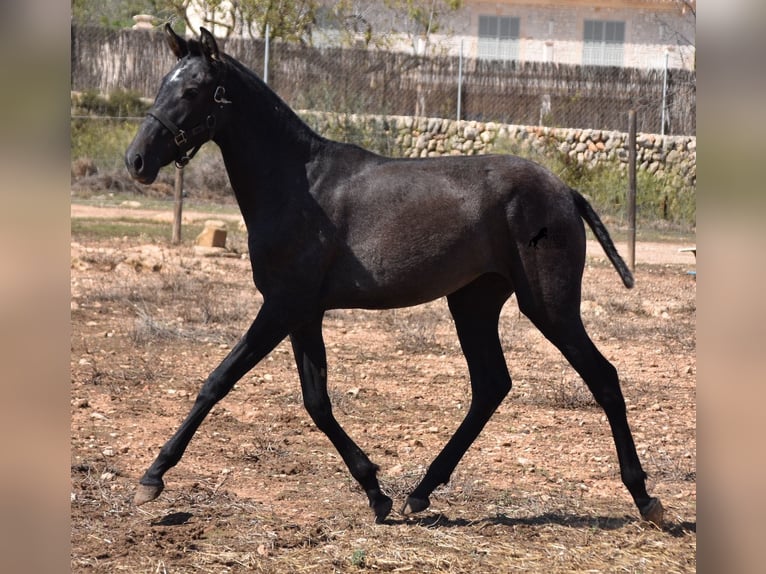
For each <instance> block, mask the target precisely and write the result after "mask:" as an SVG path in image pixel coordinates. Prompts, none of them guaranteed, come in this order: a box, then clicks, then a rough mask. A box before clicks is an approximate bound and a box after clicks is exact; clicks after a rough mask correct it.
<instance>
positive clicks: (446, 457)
mask: <svg viewBox="0 0 766 574" xmlns="http://www.w3.org/2000/svg"><path fill="white" fill-rule="evenodd" d="M165 32H166V36H167V40H168V44H169V45H170V49H171V50H172V51H173V53H174V54H175V55H176V57H177V58H178V62H177V63H176V65H175V66H174V67H173V69H172V70H171V71H170V73H169V74H168V75H167V76H165V78H164V79H163V81H162V84H161V86H160V90H159V93H158V94H157V98H156V100H155V103H154V106H153V107H152V109H151V110H150V111H149V113H148V115H147V118H146V120H145V121H144V123H143V124H142V125H141V127H140V129H139V130H138V133H137V135H136V137H135V139H134V140H133V143H131V144H130V147H129V148H128V150H127V152H126V156H125V161H126V164H127V167H128V170H129V171H130V173H131V175H132V176H133V177H134V178H136V179H137V180H138V181H140V182H142V183H151V182H152V181H154V179H155V178H156V176H157V172H158V170H159V169H160V167H162V166H164V165H167V164H169V163H170V162H172V161H176V163H178V164H184V163H186V162H188V161H189V159H190V158H191V157H192V156H193V155H194V153H195V152H196V151H197V150H198V149H199V147H200V146H201V145H202V144H204V143H205V142H206V141H209V140H213V141H214V142H215V143H216V144H218V146H219V147H220V149H221V153H222V154H223V159H224V162H225V164H226V170H227V172H228V175H229V179H230V181H231V185H232V188H233V189H234V193H235V195H236V198H237V201H238V203H239V207H240V209H241V211H242V215H243V216H244V219H245V223H246V225H247V230H248V247H249V250H250V261H251V263H252V269H253V279H254V281H255V284H256V286H257V287H258V289H259V290H260V291H261V293H262V294H263V306H262V307H261V309H260V311H259V312H258V316H257V317H256V318H255V321H254V322H253V324H252V325H251V326H250V328H249V329H248V331H247V332H246V333H245V335H244V336H243V337H242V339H241V340H240V341H239V342H238V343H237V345H236V346H235V347H234V348H233V349H232V351H231V353H229V355H228V356H227V357H226V358H225V359H224V360H223V362H222V363H221V364H220V365H219V366H218V367H217V368H216V369H215V370H214V371H213V372H212V373H211V374H210V376H209V377H208V378H207V380H206V381H205V383H204V385H203V386H202V388H201V390H200V392H199V395H198V397H197V400H196V402H195V403H194V406H193V407H192V409H191V412H190V413H189V415H188V417H187V418H186V420H184V422H183V423H182V424H181V426H180V428H179V429H178V431H177V432H176V433H175V435H173V437H172V438H171V439H170V440H169V441H168V442H167V443H166V444H165V445H164V446H163V447H162V449H161V450H160V453H159V456H158V457H157V459H156V460H155V461H154V463H153V464H152V465H151V466H150V467H149V469H148V470H147V471H146V473H145V474H144V476H143V477H142V478H141V480H140V485H139V488H138V491H137V493H136V497H135V502H136V504H143V503H145V502H147V501H149V500H153V499H154V498H156V497H157V496H159V494H160V492H161V491H162V489H163V487H164V483H163V475H164V474H165V472H167V471H168V470H169V469H170V468H171V467H173V466H174V465H175V464H176V463H177V462H178V461H179V459H180V458H181V456H182V454H183V452H184V450H185V449H186V447H187V445H188V444H189V441H190V440H191V438H192V436H193V435H194V433H195V431H196V430H197V428H198V427H199V425H200V423H201V422H202V420H203V419H204V418H205V416H206V415H207V413H208V412H209V411H210V409H211V408H212V407H213V405H214V404H215V403H216V402H218V401H219V400H221V399H222V398H223V397H224V396H226V394H227V393H228V392H229V391H230V390H231V388H232V387H233V386H234V384H235V383H236V382H237V381H238V380H239V379H240V378H241V377H242V376H243V375H244V374H245V373H247V372H248V371H249V370H250V369H252V368H253V367H254V366H255V365H256V364H257V363H258V362H259V361H260V360H261V359H262V358H263V357H264V356H266V355H267V354H268V353H269V352H270V351H271V350H272V349H273V348H274V347H275V346H276V345H277V344H279V342H280V341H282V340H283V339H284V338H285V337H286V336H289V337H290V341H291V343H292V347H293V351H294V353H295V360H296V362H297V366H298V373H299V375H300V381H301V389H302V391H303V401H304V404H305V406H306V409H307V410H308V412H309V414H310V415H311V418H312V419H313V420H314V422H315V423H316V425H317V427H318V428H319V429H320V430H321V431H322V432H324V433H325V434H326V435H327V437H328V438H329V439H330V441H332V443H333V445H335V448H336V449H337V450H338V452H339V453H340V455H341V456H342V457H343V460H344V461H345V463H346V465H347V466H348V468H349V470H350V471H351V474H352V475H353V477H354V478H355V479H356V480H357V481H358V482H359V484H360V485H361V486H362V488H363V489H364V491H365V492H366V493H367V496H368V498H369V501H370V506H371V507H372V509H373V511H374V512H375V518H376V520H377V521H378V522H382V521H383V520H384V519H385V518H386V516H388V514H389V512H390V511H391V506H392V501H391V499H390V498H389V497H388V496H386V495H385V494H383V493H382V492H381V490H380V485H379V484H378V479H377V477H376V474H377V471H378V467H377V466H376V465H375V464H373V463H372V462H371V461H370V459H369V458H368V457H367V455H366V454H365V453H364V452H363V451H362V450H361V449H360V448H359V447H358V446H357V445H356V444H355V443H354V441H353V440H352V439H351V438H350V437H349V436H348V435H347V434H346V432H345V431H344V430H343V429H342V428H341V426H340V425H339V424H338V422H337V421H336V419H335V417H334V416H333V413H332V408H331V405H330V400H329V398H328V394H327V363H326V357H325V346H324V342H323V339H322V317H323V315H324V312H325V311H326V310H328V309H337V308H352V307H355V308H366V309H387V308H394V307H403V306H408V305H417V304H419V303H423V302H426V301H431V300H433V299H436V298H438V297H443V296H446V297H447V303H448V305H449V310H450V312H451V313H452V317H453V318H454V320H455V327H456V329H457V334H458V338H459V340H460V345H461V347H462V349H463V353H464V354H465V358H466V361H467V363H468V370H469V373H470V377H471V390H472V400H471V407H470V409H469V410H468V414H467V415H466V417H465V420H464V421H463V422H462V424H461V425H460V426H459V428H458V429H457V431H456V432H455V434H454V435H453V437H452V438H451V439H450V440H449V442H448V443H447V445H446V446H445V447H444V449H443V450H442V451H441V453H440V454H439V455H438V456H437V457H436V459H435V460H434V461H433V463H432V464H431V466H430V467H429V469H428V471H427V472H426V474H425V477H424V478H423V480H422V481H421V482H420V484H419V485H418V486H417V488H415V490H414V491H413V492H412V493H411V494H410V495H409V496H408V497H407V500H406V502H405V504H404V507H403V509H402V511H403V512H404V513H405V514H409V513H413V512H418V511H421V510H423V509H425V508H427V507H428V505H429V496H430V495H431V493H432V492H433V490H434V489H435V488H436V487H437V486H438V485H440V484H444V483H446V482H447V481H448V480H449V478H450V475H451V474H452V471H453V470H454V469H455V467H456V466H457V464H458V462H459V461H460V459H461V457H462V456H463V454H464V453H465V451H466V450H467V449H468V447H469V446H470V445H471V443H472V442H473V441H474V439H475V438H476V437H477V436H478V434H479V433H480V432H481V429H482V428H483V427H484V425H485V424H486V423H487V421H488V420H489V418H490V416H491V415H492V413H493V412H494V411H495V409H496V408H497V407H498V405H499V404H500V402H501V401H502V400H503V398H504V397H505V396H506V395H507V394H508V392H509V391H510V389H511V377H510V375H509V374H508V369H507V367H506V363H505V359H504V357H503V352H502V349H501V346H500V340H499V337H498V329H497V327H498V318H499V315H500V310H501V308H502V307H503V305H504V303H505V302H506V301H507V300H508V298H509V297H510V296H511V294H512V293H514V292H515V293H516V296H517V298H518V304H519V308H520V309H521V311H522V312H523V313H524V314H525V315H526V316H527V317H529V319H530V320H531V321H532V322H533V323H534V324H535V325H536V326H537V328H539V329H540V331H541V332H542V333H543V334H544V335H545V336H546V337H547V338H548V339H549V340H550V341H551V342H552V343H553V344H554V345H556V347H558V348H559V349H560V350H561V352H562V353H563V354H564V356H565V357H566V358H567V360H568V361H569V362H570V363H571V364H572V366H573V367H574V368H575V369H576V370H577V372H578V373H579V374H580V375H581V376H582V378H583V379H584V380H585V382H586V384H587V385H588V388H589V389H590V390H591V392H592V393H593V396H594V397H595V398H596V401H598V403H599V405H601V406H602V407H603V409H604V411H605V412H606V415H607V417H608V419H609V424H610V425H611V428H612V434H613V436H614V441H615V445H616V447H617V455H618V458H619V462H620V472H621V475H622V481H623V482H624V483H625V486H626V487H627V488H628V490H629V491H630V494H631V495H632V496H633V500H634V501H635V503H636V505H637V507H638V509H639V511H640V513H641V515H642V517H643V518H644V519H646V520H649V521H652V522H655V523H657V524H659V523H660V522H661V520H662V514H663V510H662V505H661V504H660V502H659V500H658V499H656V498H651V497H650V496H649V495H648V494H647V492H646V486H645V479H646V475H645V473H644V471H643V469H642V468H641V463H640V462H639V459H638V455H637V453H636V448H635V445H634V443H633V438H632V436H631V433H630V429H629V427H628V422H627V417H626V412H625V403H624V400H623V397H622V393H621V391H620V386H619V382H618V378H617V372H616V370H615V368H614V367H613V366H612V365H611V364H610V363H609V361H607V360H606V359H605V358H604V357H603V356H602V355H601V353H599V351H598V350H597V349H596V347H595V346H594V345H593V343H592V342H591V340H590V338H589V337H588V335H587V333H586V332H585V328H584V327H583V324H582V321H581V319H580V289H581V282H582V272H583V266H584V261H585V232H584V226H583V223H582V219H585V221H586V222H587V223H588V225H589V226H590V227H591V229H592V230H593V232H594V233H595V235H596V237H597V238H598V241H599V242H600V244H601V246H602V247H603V249H604V250H605V252H606V254H607V256H608V257H609V259H610V260H611V262H612V263H613V264H614V266H615V268H616V269H617V271H618V273H619V274H620V277H621V278H622V281H623V282H624V283H625V285H626V286H627V287H631V286H632V285H633V277H632V275H631V274H630V271H629V270H628V269H627V268H626V266H625V263H624V262H623V260H622V259H621V258H620V256H619V254H618V253H617V251H616V249H615V247H614V244H613V243H612V241H611V239H610V237H609V234H608V232H607V230H606V229H605V227H604V225H603V224H602V222H601V220H600V219H599V218H598V216H597V215H596V213H595V212H594V211H593V209H592V208H591V206H590V205H589V204H588V202H587V201H586V200H585V199H584V198H583V196H582V195H580V194H579V193H578V192H576V191H574V190H572V189H570V188H569V187H567V186H566V185H565V184H564V183H563V182H562V181H561V180H559V179H558V178H557V177H556V176H554V175H553V174H552V173H550V172H549V171H547V170H546V169H544V168H543V167H541V166H539V165H537V164H535V163H533V162H530V161H527V160H524V159H521V158H518V157H513V156H482V157H448V158H447V157H445V158H435V159H422V160H409V159H391V158H387V157H381V156H379V155H376V154H373V153H371V152H369V151H366V150H364V149H361V148H359V147H357V146H354V145H348V144H343V143H338V142H334V141H330V140H327V139H325V138H323V137H320V136H319V135H317V134H316V133H315V132H313V131H312V130H311V129H310V128H309V127H308V126H307V125H306V124H304V123H303V122H302V121H301V120H300V119H299V118H298V116H297V115H296V114H295V113H294V112H293V111H292V110H291V109H290V108H289V107H288V106H287V105H286V104H285V103H284V102H283V101H282V100H281V99H280V98H279V97H278V96H277V95H276V94H275V93H274V92H273V91H272V90H271V89H269V88H268V86H266V84H264V83H263V81H261V80H260V79H259V78H258V76H256V74H254V73H253V72H252V71H250V70H248V69H247V68H246V67H245V66H243V65H242V64H241V63H239V62H237V61H236V60H234V59H233V58H231V57H229V56H227V55H225V54H223V53H222V52H219V50H218V46H217V44H216V41H215V39H214V38H213V36H212V35H211V34H210V33H209V32H208V31H207V30H204V29H203V30H202V33H201V37H200V40H199V41H195V40H189V41H187V40H184V39H183V38H180V37H179V36H177V35H176V34H175V33H174V32H173V31H172V29H171V28H170V26H167V27H166V30H165Z"/></svg>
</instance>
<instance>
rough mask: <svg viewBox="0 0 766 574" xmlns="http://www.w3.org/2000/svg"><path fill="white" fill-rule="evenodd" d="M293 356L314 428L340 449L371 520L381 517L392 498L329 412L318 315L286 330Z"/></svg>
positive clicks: (383, 515)
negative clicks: (366, 502)
mask: <svg viewBox="0 0 766 574" xmlns="http://www.w3.org/2000/svg"><path fill="white" fill-rule="evenodd" d="M290 341H291V342H292V346H293V352H294V354H295V360H296V363H297V365H298V373H299V375H300V380H301V390H302V391H303V404H304V405H305V407H306V410H307V411H308V412H309V415H311V418H312V420H313V421H314V423H315V424H316V426H317V428H318V429H319V430H321V431H322V432H323V433H324V434H325V435H327V437H328V438H329V439H330V441H331V442H332V444H333V445H334V446H335V448H336V449H337V450H338V452H339V453H340V455H341V457H342V458H343V461H344V462H345V463H346V466H348V469H349V470H350V471H351V475H352V476H353V477H354V478H355V479H356V480H357V481H358V482H359V484H360V485H361V486H362V488H363V489H364V491H365V493H366V494H367V498H368V499H369V501H370V507H371V508H372V509H373V512H375V521H376V522H378V523H380V522H383V520H385V518H386V516H388V513H389V512H390V511H391V506H392V504H393V503H392V501H391V499H390V498H389V497H388V496H386V495H385V494H383V493H382V492H381V490H380V485H379V484H378V479H377V472H378V466H377V465H375V464H373V463H372V462H371V461H370V459H369V458H368V457H367V455H366V454H365V453H364V452H363V451H362V449H360V448H359V447H358V446H357V445H356V443H354V441H353V440H351V438H350V437H349V436H348V435H347V434H346V432H345V431H344V430H343V428H342V427H341V426H340V424H339V423H338V421H337V420H336V419H335V416H334V415H333V413H332V405H331V404H330V397H329V396H328V395H327V359H326V353H325V346H324V341H323V338H322V318H321V316H320V317H319V318H318V319H316V320H313V321H311V322H310V323H308V324H306V325H305V326H303V327H302V328H300V329H297V330H294V331H293V332H292V333H290Z"/></svg>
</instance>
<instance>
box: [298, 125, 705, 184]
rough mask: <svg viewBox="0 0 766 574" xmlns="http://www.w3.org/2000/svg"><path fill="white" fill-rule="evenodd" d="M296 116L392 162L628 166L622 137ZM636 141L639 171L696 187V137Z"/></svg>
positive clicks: (595, 132) (555, 130)
mask: <svg viewBox="0 0 766 574" xmlns="http://www.w3.org/2000/svg"><path fill="white" fill-rule="evenodd" d="M301 115H302V116H303V117H304V119H306V120H307V121H308V122H309V124H311V125H312V126H313V127H314V128H315V129H316V130H317V131H318V132H319V133H321V134H323V135H325V136H327V137H331V138H334V139H341V140H347V141H354V142H356V143H360V144H361V145H363V146H364V147H368V148H370V149H373V150H375V151H378V152H381V153H385V154H387V155H393V156H398V157H436V156H441V155H475V154H485V153H492V152H495V151H497V152H501V153H517V154H518V155H523V156H526V157H533V156H534V155H535V154H542V155H545V156H555V155H556V154H564V155H567V156H568V157H569V158H571V159H572V160H574V161H576V162H577V163H578V164H580V165H585V166H587V167H595V166H597V165H599V164H604V163H606V164H609V165H616V166H618V168H619V169H627V165H628V148H627V140H628V134H627V133H624V132H615V131H603V130H589V129H563V128H548V127H540V126H516V125H507V124H498V123H493V122H486V123H484V122H476V121H460V122H458V121H455V120H448V119H440V118H413V117H409V116H366V115H345V114H331V113H321V112H301ZM626 121H627V118H626ZM636 140H637V141H636V147H637V165H638V169H639V170H641V171H646V172H648V173H650V174H653V175H656V176H667V177H670V178H671V182H672V185H674V186H677V187H686V188H695V187H696V182H697V138H696V136H661V135H657V134H644V133H639V134H638V135H637V138H636Z"/></svg>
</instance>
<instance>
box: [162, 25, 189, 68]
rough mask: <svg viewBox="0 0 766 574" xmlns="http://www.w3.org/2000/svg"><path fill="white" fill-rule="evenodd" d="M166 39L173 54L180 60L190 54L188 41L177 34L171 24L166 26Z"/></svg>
mask: <svg viewBox="0 0 766 574" xmlns="http://www.w3.org/2000/svg"><path fill="white" fill-rule="evenodd" d="M165 39H166V40H167V42H168V46H169V47H170V51H171V52H173V53H174V54H175V56H176V58H178V59H179V60H180V59H181V58H183V57H184V56H185V55H186V54H188V53H189V46H188V45H187V43H186V40H184V39H183V38H181V36H179V35H178V34H176V33H175V32H174V31H173V28H172V27H171V26H170V24H165Z"/></svg>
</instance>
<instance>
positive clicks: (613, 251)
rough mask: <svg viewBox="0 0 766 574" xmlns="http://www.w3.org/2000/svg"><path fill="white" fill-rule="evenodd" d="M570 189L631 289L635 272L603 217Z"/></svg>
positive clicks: (585, 217) (576, 192)
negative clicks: (612, 236) (631, 269)
mask: <svg viewBox="0 0 766 574" xmlns="http://www.w3.org/2000/svg"><path fill="white" fill-rule="evenodd" d="M570 191H571V192H572V197H573V198H574V202H575V205H576V206H577V210H578V211H579V212H580V215H581V216H582V218H583V219H584V220H585V221H587V222H588V226H589V227H590V228H591V230H593V234H594V235H595V236H596V239H598V242H599V243H600V244H601V247H602V248H603V249H604V252H605V253H606V256H607V257H608V258H609V261H611V262H612V265H614V268H615V269H617V273H619V274H620V278H621V279H622V282H623V283H624V284H625V287H627V288H628V289H630V288H631V287H633V284H634V281H633V274H632V273H631V272H630V269H628V266H627V265H626V264H625V261H623V259H622V257H620V254H619V253H617V248H616V247H615V246H614V243H613V242H612V238H611V237H610V236H609V232H608V231H607V230H606V227H605V226H604V223H603V222H602V221H601V218H600V217H599V216H598V214H597V213H596V211H595V210H594V209H593V207H591V205H590V203H588V200H587V199H585V198H584V197H583V196H582V194H580V193H579V192H578V191H575V190H574V189H572V190H570Z"/></svg>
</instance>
